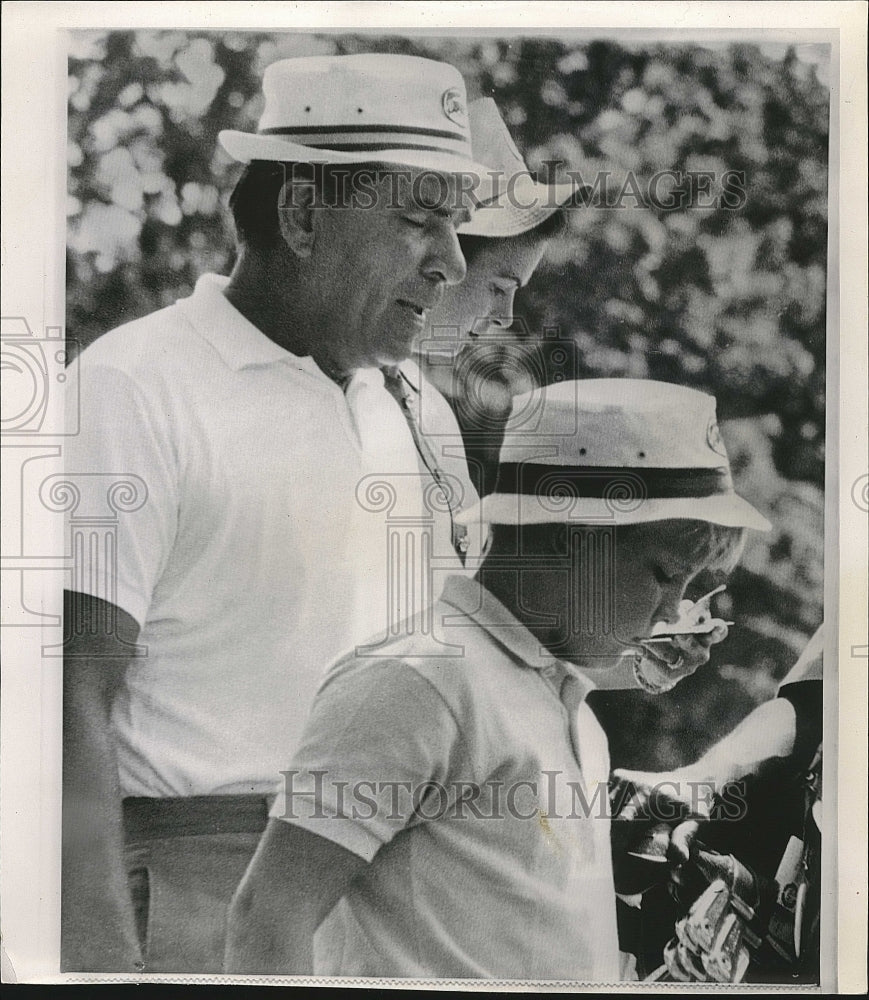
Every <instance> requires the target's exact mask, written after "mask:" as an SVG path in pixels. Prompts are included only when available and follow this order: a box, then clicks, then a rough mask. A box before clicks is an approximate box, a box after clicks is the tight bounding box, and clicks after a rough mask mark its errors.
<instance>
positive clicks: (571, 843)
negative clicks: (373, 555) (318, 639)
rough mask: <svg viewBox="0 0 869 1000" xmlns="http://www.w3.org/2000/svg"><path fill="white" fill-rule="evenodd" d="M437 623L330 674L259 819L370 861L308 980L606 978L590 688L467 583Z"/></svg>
mask: <svg viewBox="0 0 869 1000" xmlns="http://www.w3.org/2000/svg"><path fill="white" fill-rule="evenodd" d="M435 619H436V628H435V630H434V632H433V633H432V634H431V635H429V636H425V635H422V634H417V635H415V636H413V637H410V638H409V637H403V638H401V639H398V640H396V641H395V642H394V643H392V644H390V645H389V646H388V647H387V648H385V649H384V650H382V651H381V653H382V655H381V656H380V657H360V656H348V657H345V658H343V659H342V660H340V661H339V662H337V663H336V664H335V666H334V667H333V668H332V669H331V670H330V672H329V673H328V675H327V677H326V679H325V681H324V683H323V686H322V688H321V689H320V691H319V692H318V694H317V697H316V699H315V700H314V704H313V706H312V709H311V715H310V718H309V721H308V725H307V727H306V729H305V735H304V737H303V740H302V743H301V745H300V747H299V750H298V752H297V753H296V755H295V757H294V761H293V767H292V768H291V769H289V771H288V772H287V774H286V775H285V780H284V783H283V786H282V788H281V791H280V792H279V795H278V797H277V798H276V800H275V803H274V806H273V808H272V816H274V817H277V818H279V819H282V820H284V821H287V822H293V823H296V824H297V825H299V826H301V827H303V828H305V829H306V830H309V831H312V832H314V833H317V834H319V835H320V836H323V837H325V838H327V839H329V840H331V841H333V842H335V843H337V844H340V845H341V846H342V847H344V848H346V849H347V850H349V851H352V852H353V853H355V854H358V855H359V856H360V857H362V858H364V859H365V860H366V861H368V862H370V864H369V865H368V867H367V868H366V869H365V870H364V872H363V873H362V874H361V876H360V877H358V878H357V879H356V880H355V881H354V883H353V885H352V887H351V889H350V890H349V892H348V893H347V895H346V896H344V897H343V898H342V899H341V901H340V902H339V903H338V904H337V906H336V907H335V908H334V910H333V911H332V912H331V913H330V915H329V916H328V917H327V918H326V920H325V921H324V923H323V924H322V925H321V927H320V929H319V931H318V932H317V935H316V938H315V972H316V973H317V974H319V975H335V976H394V977H420V978H432V977H437V978H477V977H483V978H493V979H511V980H513V979H534V980H539V979H567V980H576V981H583V982H594V983H607V982H616V981H618V979H619V952H618V936H617V931H616V912H615V891H614V887H613V876H612V862H611V854H610V822H609V806H608V799H607V793H606V789H607V779H608V776H609V756H608V752H607V744H606V737H605V735H604V733H603V730H602V729H601V727H600V725H599V724H598V722H597V720H596V718H595V716H594V714H593V713H592V711H591V709H590V708H589V707H588V705H587V704H586V703H585V697H586V695H587V693H588V691H589V690H590V689H591V688H592V687H593V685H592V684H591V682H590V681H588V680H587V679H586V678H585V677H583V676H582V675H581V674H580V673H579V671H577V670H576V669H575V668H574V667H572V666H571V665H570V664H568V663H565V662H564V661H561V660H558V659H555V658H554V657H552V656H551V655H548V654H546V653H545V651H542V650H541V648H540V646H539V643H538V642H537V640H536V639H535V638H534V636H533V635H532V634H531V633H530V632H529V631H528V630H527V629H526V628H525V627H524V626H523V625H521V624H520V623H519V622H518V621H517V620H516V619H515V618H514V617H513V616H512V615H511V614H510V613H509V612H508V611H507V610H506V609H505V608H504V606H503V605H502V604H500V602H498V601H497V600H496V599H495V598H494V597H493V596H492V595H491V594H489V593H488V592H487V591H486V590H485V589H483V588H482V587H481V586H480V585H479V584H478V583H477V582H476V581H474V580H470V579H468V578H466V577H458V576H453V577H451V578H450V579H449V580H448V581H447V585H446V587H445V589H444V593H443V597H442V600H441V602H440V603H439V604H438V605H437V606H436V608H435ZM447 643H449V644H452V648H449V647H448V646H446V645H444V644H447Z"/></svg>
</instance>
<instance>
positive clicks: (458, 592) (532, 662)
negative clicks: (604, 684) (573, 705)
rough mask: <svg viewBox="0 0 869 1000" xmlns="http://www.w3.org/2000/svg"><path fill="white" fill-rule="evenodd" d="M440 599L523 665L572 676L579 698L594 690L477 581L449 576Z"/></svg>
mask: <svg viewBox="0 0 869 1000" xmlns="http://www.w3.org/2000/svg"><path fill="white" fill-rule="evenodd" d="M441 600H442V601H443V602H444V603H446V604H449V605H451V606H452V607H454V608H456V610H458V611H460V612H461V613H462V614H463V615H466V616H467V617H468V618H470V619H471V620H472V621H474V622H476V624H477V625H479V626H480V627H481V628H484V629H485V630H486V631H487V632H488V633H489V634H490V635H491V636H492V638H493V639H495V640H496V641H497V642H498V643H499V644H500V645H501V646H503V647H504V649H505V650H506V651H507V652H508V653H509V654H510V655H511V656H512V657H514V658H515V659H518V660H519V661H520V662H521V663H522V664H524V665H525V666H528V667H531V668H532V669H534V670H539V671H541V672H544V673H550V672H552V673H553V674H555V675H556V676H558V677H561V678H563V677H565V676H569V677H573V678H574V679H575V681H576V684H577V687H578V688H579V690H580V691H581V696H582V698H585V696H586V695H587V694H588V693H589V692H590V691H593V690H594V689H595V687H596V685H595V683H594V681H592V680H590V679H589V678H588V677H587V676H586V675H585V674H584V673H582V671H580V670H579V668H578V667H576V666H574V665H573V664H572V663H568V662H567V660H562V659H559V658H558V657H557V656H553V654H552V653H550V652H548V651H547V650H546V649H545V648H544V647H543V646H542V645H541V643H540V640H539V639H537V638H536V637H535V636H534V635H533V634H532V633H531V632H530V631H529V630H528V628H527V627H526V626H525V625H523V624H522V623H521V622H520V621H519V620H518V619H517V618H515V617H514V616H513V615H512V614H511V613H510V612H509V611H508V610H507V608H505V607H504V605H503V604H502V603H501V602H500V601H499V600H498V599H497V598H496V597H495V596H494V595H493V594H491V593H490V592H489V591H488V590H487V589H486V588H485V587H484V586H483V585H482V584H481V583H480V582H479V581H478V580H475V579H471V578H470V577H467V576H449V577H447V580H446V582H445V584H444V589H443V594H442V595H441Z"/></svg>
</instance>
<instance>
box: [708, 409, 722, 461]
mask: <svg viewBox="0 0 869 1000" xmlns="http://www.w3.org/2000/svg"><path fill="white" fill-rule="evenodd" d="M706 443H707V444H708V445H709V447H710V448H711V449H712V450H713V451H714V452H715V453H716V454H717V455H722V456H723V457H724V458H727V449H726V448H725V447H724V442H723V441H722V440H721V431H720V429H719V427H718V421H717V420H714V419H713V420H711V421H710V422H709V426H708V427H707V428H706Z"/></svg>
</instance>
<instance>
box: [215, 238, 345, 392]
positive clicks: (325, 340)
mask: <svg viewBox="0 0 869 1000" xmlns="http://www.w3.org/2000/svg"><path fill="white" fill-rule="evenodd" d="M313 284H314V283H313V282H311V281H309V280H305V278H304V277H303V276H302V275H301V274H300V272H299V268H298V267H296V266H294V262H293V260H292V259H291V258H289V257H288V256H287V255H283V254H281V253H280V251H279V250H277V251H252V250H248V249H245V248H241V249H240V250H239V257H238V261H237V262H236V265H235V267H234V268H233V271H232V274H231V275H230V278H229V284H228V285H227V286H226V288H225V289H224V295H225V296H226V298H227V299H228V300H229V301H230V302H231V303H232V305H233V306H234V307H235V308H236V309H238V311H239V312H240V313H241V314H242V316H244V318H245V319H246V320H248V321H249V322H250V323H253V325H254V326H255V327H256V328H257V329H258V330H260V331H261V332H262V333H264V334H265V335H266V336H267V337H268V338H269V340H273V341H274V342H275V343H276V344H278V345H279V346H280V347H283V348H284V350H287V351H289V352H290V353H291V354H295V355H296V356H297V357H312V358H313V359H314V361H315V362H316V363H317V365H318V366H319V367H320V369H321V370H322V371H323V373H324V374H325V375H327V376H328V377H329V378H330V379H332V380H333V381H334V382H337V383H338V384H339V385H340V384H341V383H343V382H345V381H346V380H347V379H348V378H349V377H350V376H351V375H352V374H353V372H354V371H356V370H357V369H358V368H361V367H364V366H363V365H361V364H359V363H357V362H355V361H354V360H352V359H350V358H348V357H347V356H346V354H345V353H344V352H342V350H341V348H342V340H341V339H340V334H339V335H332V334H333V332H331V331H329V330H328V329H326V328H325V324H324V320H325V317H324V315H323V312H322V306H321V304H320V303H318V300H317V296H316V293H315V290H314V288H313ZM340 333H344V331H340Z"/></svg>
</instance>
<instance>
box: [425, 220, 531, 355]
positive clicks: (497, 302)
mask: <svg viewBox="0 0 869 1000" xmlns="http://www.w3.org/2000/svg"><path fill="white" fill-rule="evenodd" d="M546 243H547V241H546V240H540V239H537V240H535V239H534V238H533V237H506V238H503V239H491V240H487V241H486V244H485V245H484V246H482V248H480V249H478V250H477V251H476V252H475V253H474V255H473V257H472V258H471V260H470V261H469V262H468V273H467V275H466V276H465V280H464V281H463V282H462V283H461V284H460V285H456V286H454V287H452V288H448V289H447V290H446V291H445V293H444V297H443V300H442V302H441V304H440V306H439V307H438V308H437V309H436V310H435V311H434V314H433V316H432V320H431V329H430V331H429V333H428V335H427V337H428V339H427V341H426V344H427V346H430V347H433V348H437V349H439V350H455V351H456V352H458V351H459V350H461V348H462V347H464V346H466V345H467V344H468V343H469V342H471V341H473V340H475V339H476V338H478V337H484V336H486V335H487V334H490V333H492V332H494V331H497V330H499V329H507V328H508V327H509V326H511V325H512V323H513V299H514V297H515V295H516V292H517V291H518V289H520V288H523V287H524V286H525V285H527V284H528V282H529V281H530V279H531V275H532V274H534V271H535V270H536V269H537V265H538V264H539V263H540V261H541V259H542V257H543V254H544V252H545V250H546Z"/></svg>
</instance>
